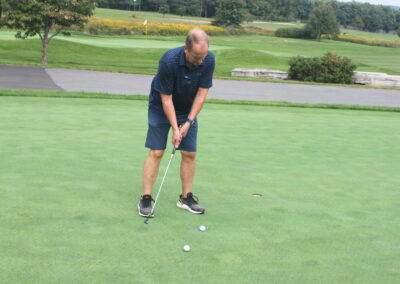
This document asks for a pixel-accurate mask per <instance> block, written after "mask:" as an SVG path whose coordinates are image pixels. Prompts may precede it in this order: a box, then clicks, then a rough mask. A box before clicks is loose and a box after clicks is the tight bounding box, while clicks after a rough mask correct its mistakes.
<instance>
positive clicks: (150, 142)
mask: <svg viewBox="0 0 400 284" xmlns="http://www.w3.org/2000/svg"><path fill="white" fill-rule="evenodd" d="M148 118H149V128H148V130H147V138H146V144H145V147H146V148H150V149H152V150H165V148H166V147H167V142H168V141H167V140H168V132H169V129H170V128H171V125H170V123H169V121H168V119H167V117H166V116H165V114H164V113H158V112H155V111H151V110H149V113H148ZM187 118H188V115H187V114H185V115H177V121H178V125H181V124H183V123H185V122H186V121H187ZM197 126H198V123H197V118H196V119H195V122H194V124H193V125H192V126H191V127H190V129H189V131H188V133H187V134H186V136H185V137H184V138H183V139H182V142H181V144H180V145H179V148H178V149H177V150H183V151H188V152H196V150H197V128H198V127H197ZM169 143H171V142H169Z"/></svg>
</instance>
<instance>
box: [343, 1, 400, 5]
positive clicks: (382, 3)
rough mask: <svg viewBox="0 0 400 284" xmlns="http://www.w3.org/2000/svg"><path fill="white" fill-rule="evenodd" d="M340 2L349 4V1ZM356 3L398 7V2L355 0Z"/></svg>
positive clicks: (399, 2) (399, 3)
mask: <svg viewBox="0 0 400 284" xmlns="http://www.w3.org/2000/svg"><path fill="white" fill-rule="evenodd" d="M340 1H341V2H351V0H340ZM356 2H368V3H371V4H375V5H391V6H400V0H356Z"/></svg>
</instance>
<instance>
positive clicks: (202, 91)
mask: <svg viewBox="0 0 400 284" xmlns="http://www.w3.org/2000/svg"><path fill="white" fill-rule="evenodd" d="M208 90H209V89H206V88H199V90H198V91H197V94H196V98H195V99H194V102H193V105H192V109H191V110H190V113H189V116H188V118H189V119H190V120H194V119H195V118H196V117H197V115H198V114H199V113H200V111H201V109H202V108H203V105H204V102H205V101H206V98H207V94H208ZM189 128H190V123H189V122H186V123H184V124H183V125H181V128H180V130H181V135H182V137H185V136H186V134H187V132H188V131H189Z"/></svg>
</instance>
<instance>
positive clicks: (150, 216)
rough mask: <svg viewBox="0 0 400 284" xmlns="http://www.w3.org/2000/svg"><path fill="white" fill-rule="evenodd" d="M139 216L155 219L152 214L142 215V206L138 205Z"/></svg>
mask: <svg viewBox="0 0 400 284" xmlns="http://www.w3.org/2000/svg"><path fill="white" fill-rule="evenodd" d="M138 214H139V215H140V216H142V217H146V218H153V217H154V214H153V215H151V214H148V215H145V214H143V213H141V212H140V205H138Z"/></svg>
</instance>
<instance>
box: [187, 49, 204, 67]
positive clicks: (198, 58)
mask: <svg viewBox="0 0 400 284" xmlns="http://www.w3.org/2000/svg"><path fill="white" fill-rule="evenodd" d="M207 52H208V46H207V45H203V46H199V45H193V48H192V50H191V51H189V49H188V48H187V47H186V46H185V56H186V64H188V66H189V67H194V66H197V65H200V64H201V63H202V62H203V60H204V58H205V57H206V56H207Z"/></svg>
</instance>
